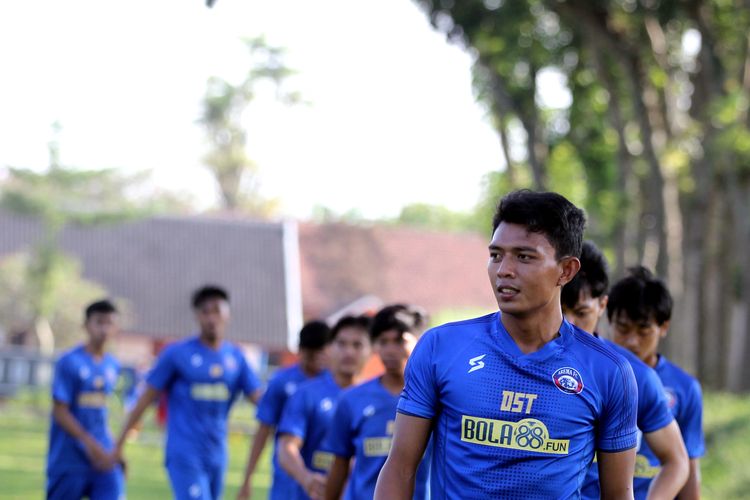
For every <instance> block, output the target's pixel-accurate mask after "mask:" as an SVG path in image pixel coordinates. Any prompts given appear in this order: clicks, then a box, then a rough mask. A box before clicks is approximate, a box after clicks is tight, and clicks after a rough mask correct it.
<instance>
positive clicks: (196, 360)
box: [190, 354, 203, 368]
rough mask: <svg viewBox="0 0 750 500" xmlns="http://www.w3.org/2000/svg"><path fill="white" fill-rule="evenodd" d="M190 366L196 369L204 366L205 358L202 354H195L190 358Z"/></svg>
mask: <svg viewBox="0 0 750 500" xmlns="http://www.w3.org/2000/svg"><path fill="white" fill-rule="evenodd" d="M190 364H191V365H193V366H194V367H196V368H197V367H199V366H200V365H202V364H203V357H202V356H201V355H200V354H193V355H192V356H190Z"/></svg>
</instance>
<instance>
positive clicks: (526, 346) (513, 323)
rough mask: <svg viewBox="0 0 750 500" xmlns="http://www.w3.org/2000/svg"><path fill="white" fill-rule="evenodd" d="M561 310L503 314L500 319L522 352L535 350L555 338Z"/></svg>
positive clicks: (558, 329)
mask: <svg viewBox="0 0 750 500" xmlns="http://www.w3.org/2000/svg"><path fill="white" fill-rule="evenodd" d="M562 320H563V315H562V310H560V308H557V310H552V311H538V312H536V313H534V314H530V315H523V316H522V315H511V314H503V315H502V316H501V321H502V322H503V326H504V327H505V329H506V330H507V331H508V334H509V335H510V336H511V338H512V339H513V340H514V341H515V343H516V345H517V346H518V348H519V349H520V350H521V352H523V353H524V354H530V353H532V352H536V351H538V350H539V349H541V348H542V347H544V346H545V345H546V344H547V343H548V342H550V341H551V340H553V339H555V338H556V337H557V336H558V334H559V331H560V325H561V324H562Z"/></svg>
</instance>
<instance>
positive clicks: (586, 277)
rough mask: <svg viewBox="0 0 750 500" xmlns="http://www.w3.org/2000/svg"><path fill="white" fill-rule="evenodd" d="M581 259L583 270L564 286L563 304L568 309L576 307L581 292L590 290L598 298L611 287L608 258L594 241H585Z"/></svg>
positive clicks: (592, 295) (561, 298)
mask: <svg viewBox="0 0 750 500" xmlns="http://www.w3.org/2000/svg"><path fill="white" fill-rule="evenodd" d="M580 259H581V270H580V271H578V274H576V275H575V277H574V278H573V279H572V280H571V281H570V282H569V283H568V284H566V285H565V286H564V287H563V289H562V293H561V295H560V300H561V302H562V305H563V306H565V307H566V308H568V309H575V307H576V304H578V300H579V298H580V297H581V292H583V291H588V292H589V294H591V297H593V298H595V299H596V298H599V297H601V296H602V295H604V294H605V293H607V288H609V276H608V273H609V266H608V265H607V259H606V258H605V257H604V254H603V253H602V251H601V250H599V249H598V248H597V247H596V245H594V243H592V242H591V241H584V242H583V249H582V250H581V257H580Z"/></svg>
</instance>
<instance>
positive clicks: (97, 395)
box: [77, 391, 107, 408]
mask: <svg viewBox="0 0 750 500" xmlns="http://www.w3.org/2000/svg"><path fill="white" fill-rule="evenodd" d="M77 401H78V406H79V407H81V408H104V407H105V406H107V395H106V394H104V393H103V392H99V391H84V392H81V393H80V394H78V399H77Z"/></svg>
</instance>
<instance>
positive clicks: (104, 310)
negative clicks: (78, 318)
mask: <svg viewBox="0 0 750 500" xmlns="http://www.w3.org/2000/svg"><path fill="white" fill-rule="evenodd" d="M113 313H114V314H116V313H117V308H116V307H115V305H114V304H113V303H112V302H111V301H110V300H109V299H102V300H97V301H96V302H92V303H91V304H89V305H88V306H86V311H85V318H86V321H88V320H89V319H91V316H93V315H94V314H113Z"/></svg>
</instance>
